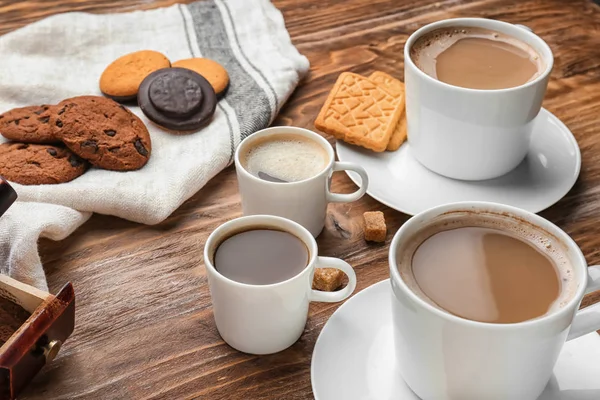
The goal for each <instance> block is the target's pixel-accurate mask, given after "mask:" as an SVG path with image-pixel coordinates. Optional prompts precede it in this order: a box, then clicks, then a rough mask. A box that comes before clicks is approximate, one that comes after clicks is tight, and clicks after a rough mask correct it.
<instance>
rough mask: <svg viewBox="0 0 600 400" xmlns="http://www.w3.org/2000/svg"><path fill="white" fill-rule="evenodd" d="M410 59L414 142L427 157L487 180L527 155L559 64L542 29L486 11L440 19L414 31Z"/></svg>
mask: <svg viewBox="0 0 600 400" xmlns="http://www.w3.org/2000/svg"><path fill="white" fill-rule="evenodd" d="M404 65H405V67H404V68H405V69H404V75H405V76H404V78H405V83H406V117H407V123H408V142H409V144H410V148H411V152H412V154H413V155H414V156H415V158H416V159H417V160H418V161H419V162H420V163H421V164H423V165H424V166H425V167H427V168H428V169H430V170H432V171H434V172H436V173H438V174H440V175H444V176H447V177H450V178H455V179H463V180H483V179H491V178H496V177H499V176H501V175H504V174H506V173H507V172H509V171H511V170H512V169H514V168H515V167H516V166H517V165H519V163H521V161H522V160H523V159H524V158H525V156H526V155H527V151H528V149H529V141H530V136H531V132H532V129H533V124H534V120H535V117H536V116H537V115H538V113H539V111H540V109H541V106H542V100H543V97H544V94H545V92H546V87H547V85H548V79H549V75H550V72H551V70H552V65H553V56H552V51H551V50H550V47H548V45H547V44H546V43H545V42H544V41H543V40H542V39H541V38H540V37H538V36H537V35H535V34H534V33H532V32H531V31H529V30H528V29H526V28H525V27H522V26H517V25H513V24H509V23H506V22H501V21H494V20H488V19H483V18H457V19H449V20H444V21H439V22H435V23H432V24H429V25H426V26H424V27H422V28H421V29H419V30H417V31H416V32H415V33H413V34H412V35H411V36H410V37H409V39H408V41H407V42H406V46H405V47H404Z"/></svg>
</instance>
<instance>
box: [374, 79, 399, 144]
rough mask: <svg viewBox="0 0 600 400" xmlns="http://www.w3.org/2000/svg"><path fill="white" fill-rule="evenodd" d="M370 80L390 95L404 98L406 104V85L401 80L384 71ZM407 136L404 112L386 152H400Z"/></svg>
mask: <svg viewBox="0 0 600 400" xmlns="http://www.w3.org/2000/svg"><path fill="white" fill-rule="evenodd" d="M369 79H370V80H371V81H373V82H375V83H376V84H378V85H380V86H383V87H384V88H385V89H386V90H387V91H388V92H389V93H390V94H392V95H394V96H396V97H402V99H403V100H402V101H403V102H405V100H404V99H405V98H406V89H405V86H404V83H403V82H402V81H400V80H399V79H396V78H394V77H393V76H391V75H388V74H386V73H385V72H382V71H375V72H373V73H372V74H371V75H369ZM406 135H407V130H406V110H404V111H403V112H402V116H401V117H400V120H399V121H398V124H397V125H396V127H395V128H394V133H392V137H391V138H390V142H389V143H388V145H387V148H386V150H389V151H396V150H398V149H399V148H400V146H401V145H402V143H403V142H404V141H405V140H406Z"/></svg>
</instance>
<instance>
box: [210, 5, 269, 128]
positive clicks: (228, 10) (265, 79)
mask: <svg viewBox="0 0 600 400" xmlns="http://www.w3.org/2000/svg"><path fill="white" fill-rule="evenodd" d="M217 1H219V0H217ZM219 2H220V3H221V4H223V7H225V10H226V11H227V17H229V21H230V22H231V26H232V27H233V36H234V38H235V42H236V43H237V45H238V47H239V48H240V53H242V57H244V59H245V60H246V62H247V63H248V65H250V66H251V67H252V69H254V71H256V72H257V73H258V74H259V75H260V77H261V78H262V79H263V81H265V83H266V84H267V86H268V87H269V90H271V93H272V94H273V100H274V102H275V110H274V111H275V113H276V112H277V110H279V99H278V98H277V93H276V92H275V89H273V86H271V83H270V82H269V80H268V79H267V77H266V76H265V74H263V72H262V71H261V70H260V69H258V68H256V66H255V65H254V64H253V63H252V61H251V60H250V59H249V58H248V56H247V55H246V53H245V52H244V48H243V47H242V45H241V44H240V39H239V38H238V34H237V31H236V29H235V23H234V21H233V17H232V16H231V10H230V8H229V6H228V5H227V1H219ZM271 118H272V119H275V114H272V115H271Z"/></svg>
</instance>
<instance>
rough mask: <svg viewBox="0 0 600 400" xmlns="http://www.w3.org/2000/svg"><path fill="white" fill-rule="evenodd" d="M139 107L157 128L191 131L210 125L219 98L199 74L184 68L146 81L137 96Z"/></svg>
mask: <svg viewBox="0 0 600 400" xmlns="http://www.w3.org/2000/svg"><path fill="white" fill-rule="evenodd" d="M138 104H139V105H140V108H141V109H142V111H143V112H144V114H145V115H146V116H147V117H148V118H149V119H150V120H152V121H153V122H155V123H157V124H158V125H161V126H164V127H165V128H168V129H173V130H183V131H188V130H196V129H199V128H201V127H203V126H204V125H206V124H207V123H208V122H210V120H211V118H212V116H213V114H214V113H215V108H216V106H217V96H216V95H215V91H214V89H213V88H212V86H211V85H210V83H209V82H208V81H207V80H206V79H204V77H202V76H201V75H200V74H198V73H196V72H194V71H192V70H188V69H184V68H165V69H161V70H158V71H155V72H153V73H151V74H150V75H148V76H147V77H146V79H144V81H143V82H142V84H141V85H140V90H139V92H138Z"/></svg>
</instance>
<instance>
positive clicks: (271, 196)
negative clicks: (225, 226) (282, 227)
mask: <svg viewBox="0 0 600 400" xmlns="http://www.w3.org/2000/svg"><path fill="white" fill-rule="evenodd" d="M235 168H236V171H237V179H238V186H239V189H240V195H241V197H242V209H243V211H244V215H256V214H266V215H276V216H279V217H284V218H288V219H291V220H292V221H295V222H297V223H299V224H300V225H302V226H303V227H305V228H306V229H308V230H309V232H310V233H311V234H312V235H313V236H315V237H316V236H317V235H318V234H319V233H320V232H321V230H322V229H323V226H324V225H325V216H326V214H327V204H329V203H331V202H336V203H348V202H353V201H356V200H358V199H360V198H361V197H362V196H363V195H364V194H365V193H366V191H367V185H368V183H369V182H368V177H367V173H366V171H365V170H364V168H362V167H361V166H360V165H357V164H354V163H349V162H340V161H335V155H334V154H333V148H332V147H331V145H330V144H329V142H328V141H327V140H325V138H323V137H322V136H320V135H319V134H317V133H315V132H312V131H309V130H308V129H303V128H296V127H292V126H276V127H272V128H267V129H263V130H261V131H258V132H256V133H254V134H252V135H251V136H248V137H247V138H246V139H244V140H243V141H242V143H241V144H240V145H239V146H238V148H237V150H236V152H235ZM344 170H348V171H354V172H356V173H357V174H358V175H359V176H360V178H361V184H360V187H359V188H358V190H356V191H355V192H354V193H349V194H341V193H332V192H331V191H330V190H329V184H330V180H331V174H332V173H333V172H334V171H344Z"/></svg>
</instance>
